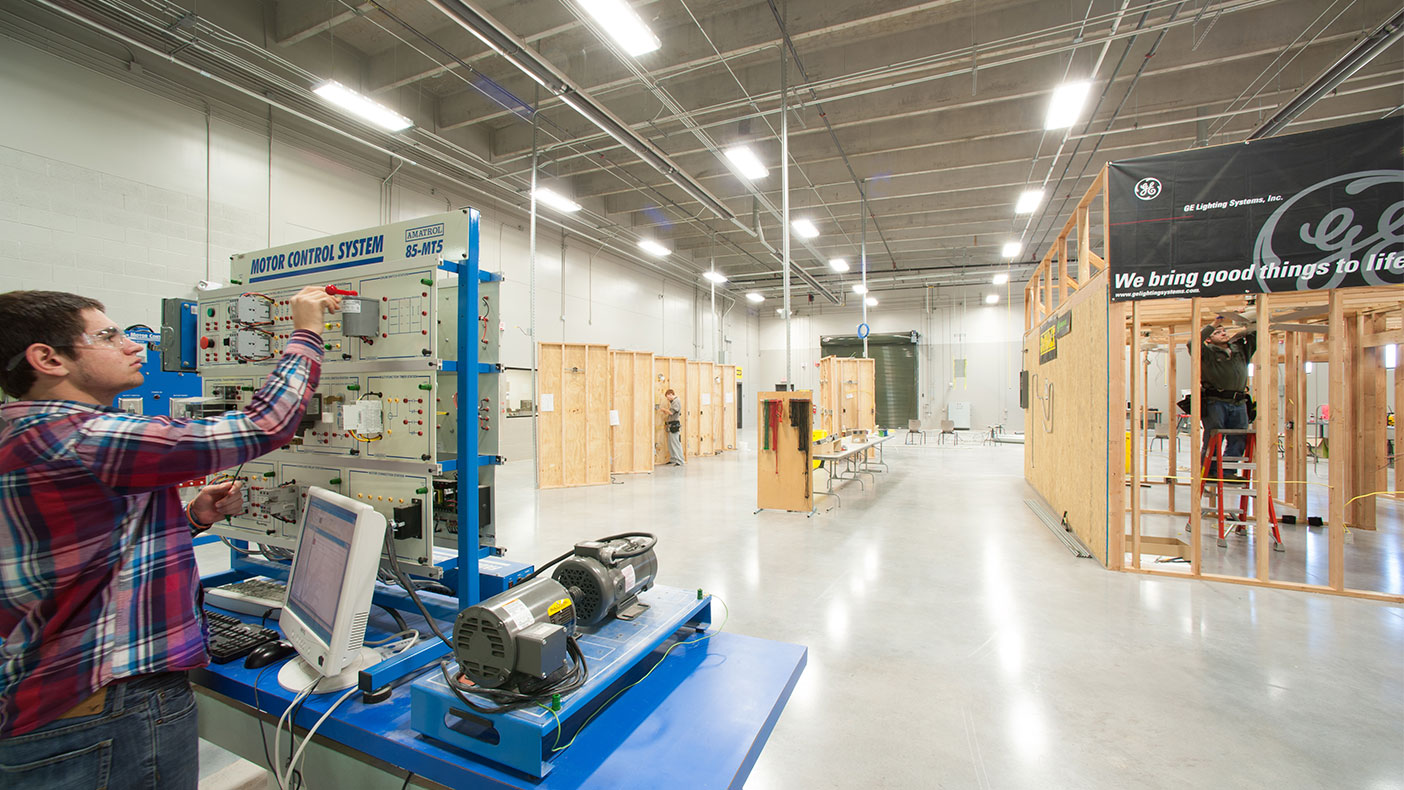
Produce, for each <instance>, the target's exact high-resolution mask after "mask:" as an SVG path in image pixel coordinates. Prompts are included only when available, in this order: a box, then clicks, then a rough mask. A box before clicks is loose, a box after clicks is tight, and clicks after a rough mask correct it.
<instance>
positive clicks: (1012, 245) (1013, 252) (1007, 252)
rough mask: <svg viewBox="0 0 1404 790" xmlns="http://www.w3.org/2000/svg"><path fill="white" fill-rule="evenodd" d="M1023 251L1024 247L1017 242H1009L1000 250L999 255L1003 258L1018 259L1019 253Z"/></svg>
mask: <svg viewBox="0 0 1404 790" xmlns="http://www.w3.org/2000/svg"><path fill="white" fill-rule="evenodd" d="M1023 251H1024V245H1022V244H1020V243H1019V242H1017V241H1007V242H1005V243H1004V247H1003V248H1001V249H1000V251H999V254H1000V257H1002V258H1017V257H1018V256H1019V253H1021V252H1023Z"/></svg>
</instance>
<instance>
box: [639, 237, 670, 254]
mask: <svg viewBox="0 0 1404 790" xmlns="http://www.w3.org/2000/svg"><path fill="white" fill-rule="evenodd" d="M639 249H641V250H643V251H644V252H646V253H648V254H649V255H654V256H657V257H659V258H662V257H663V256H665V255H667V254H668V253H670V252H672V250H670V249H668V248H667V247H664V246H663V245H662V244H659V243H658V242H656V241H654V240H653V239H644V240H643V241H640V242H639Z"/></svg>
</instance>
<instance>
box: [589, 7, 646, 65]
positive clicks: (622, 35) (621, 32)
mask: <svg viewBox="0 0 1404 790" xmlns="http://www.w3.org/2000/svg"><path fill="white" fill-rule="evenodd" d="M579 1H580V5H581V6H582V7H583V8H584V9H585V10H586V11H587V12H588V13H589V14H590V16H592V17H594V18H595V22H596V23H597V24H598V25H599V26H600V27H601V28H603V29H604V31H605V32H606V33H608V34H609V37H610V38H612V39H614V41H615V43H617V44H618V45H619V46H621V47H623V48H624V51H625V52H627V53H629V57H631V58H637V57H638V56H640V55H645V54H648V53H649V52H652V51H653V50H655V49H658V48H659V47H661V46H663V43H662V42H661V41H659V40H658V36H655V35H653V31H652V30H650V29H649V27H648V25H646V24H644V21H643V20H642V19H640V18H639V15H638V14H636V13H634V9H632V8H630V7H629V4H628V3H625V2H623V0H579Z"/></svg>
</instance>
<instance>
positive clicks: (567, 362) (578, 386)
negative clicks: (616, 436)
mask: <svg viewBox="0 0 1404 790" xmlns="http://www.w3.org/2000/svg"><path fill="white" fill-rule="evenodd" d="M536 381H537V390H536V403H537V409H538V412H537V414H538V416H537V421H538V422H537V434H536V435H537V443H536V463H537V473H538V479H539V480H540V487H541V488H562V487H568V486H583V485H600V484H605V483H608V482H609V468H610V446H609V445H610V426H609V408H610V406H609V404H610V359H609V346H607V345H603V344H594V343H541V344H539V345H538V348H537V376H536Z"/></svg>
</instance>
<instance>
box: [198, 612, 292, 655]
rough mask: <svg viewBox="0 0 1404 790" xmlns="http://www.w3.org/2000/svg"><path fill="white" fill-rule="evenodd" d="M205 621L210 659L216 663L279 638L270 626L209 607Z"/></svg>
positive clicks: (247, 652)
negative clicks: (208, 632) (208, 633)
mask: <svg viewBox="0 0 1404 790" xmlns="http://www.w3.org/2000/svg"><path fill="white" fill-rule="evenodd" d="M205 621H206V622H207V623H209V628H210V660H211V661H213V662H215V663H216V664H227V663H229V662H230V661H233V660H234V659H236V658H243V657H244V656H246V655H248V654H249V653H252V652H253V651H254V648H256V647H258V646H259V645H261V644H263V643H265V642H276V641H278V639H280V638H281V637H280V636H279V635H278V632H277V631H274V630H273V629H272V628H262V627H260V626H256V625H254V624H253V623H246V622H244V621H243V620H240V619H239V618H237V617H234V616H232V615H227V614H222V613H220V612H212V611H210V610H209V609H206V610H205Z"/></svg>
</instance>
